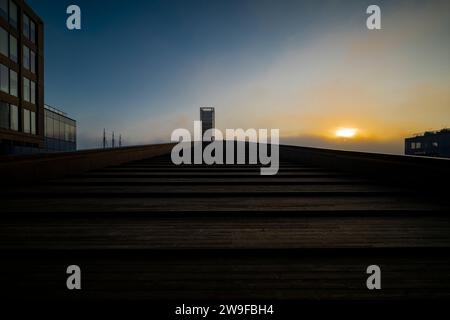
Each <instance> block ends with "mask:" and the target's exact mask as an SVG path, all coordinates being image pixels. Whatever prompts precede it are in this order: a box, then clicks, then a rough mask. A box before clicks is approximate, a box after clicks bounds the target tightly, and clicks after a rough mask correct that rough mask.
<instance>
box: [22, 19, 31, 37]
mask: <svg viewBox="0 0 450 320" xmlns="http://www.w3.org/2000/svg"><path fill="white" fill-rule="evenodd" d="M23 35H24V36H25V38H27V39H28V40H29V39H30V18H29V17H28V16H27V15H26V14H24V15H23Z"/></svg>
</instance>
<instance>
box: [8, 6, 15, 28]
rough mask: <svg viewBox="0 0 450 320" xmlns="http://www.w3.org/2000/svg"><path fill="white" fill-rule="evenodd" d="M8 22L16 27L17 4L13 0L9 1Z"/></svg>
mask: <svg viewBox="0 0 450 320" xmlns="http://www.w3.org/2000/svg"><path fill="white" fill-rule="evenodd" d="M9 23H10V24H11V25H12V26H13V27H14V28H15V29H17V5H16V4H15V3H14V1H12V0H10V1H9Z"/></svg>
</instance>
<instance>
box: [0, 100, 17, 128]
mask: <svg viewBox="0 0 450 320" xmlns="http://www.w3.org/2000/svg"><path fill="white" fill-rule="evenodd" d="M0 128H2V129H9V130H14V131H18V130H19V112H18V108H17V106H15V105H12V104H8V103H6V102H0Z"/></svg>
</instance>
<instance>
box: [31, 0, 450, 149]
mask: <svg viewBox="0 0 450 320" xmlns="http://www.w3.org/2000/svg"><path fill="white" fill-rule="evenodd" d="M28 3H29V5H30V6H31V7H32V8H33V9H34V10H35V11H36V12H37V13H38V14H39V15H40V16H41V18H42V19H43V20H44V23H45V85H46V88H45V100H46V103H48V104H50V105H54V106H56V107H59V108H61V109H63V110H65V111H66V112H68V113H69V114H70V115H71V116H73V117H74V118H75V119H76V120H78V125H79V135H78V138H79V146H80V147H81V148H92V147H98V146H100V141H101V133H102V130H103V128H107V129H108V130H115V131H116V132H117V133H121V134H122V135H123V136H124V140H125V142H126V143H128V144H140V143H153V142H161V141H168V140H169V139H170V133H171V131H172V130H173V129H175V128H178V127H187V128H190V129H191V128H192V121H193V120H196V119H197V117H198V108H199V107H201V106H214V107H216V116H217V124H218V127H219V128H221V129H224V128H235V127H244V128H250V127H256V128H261V127H263V128H280V131H281V136H282V141H283V139H284V141H286V142H289V143H295V144H303V145H313V146H319V147H332V148H342V149H358V150H368V151H380V152H393V153H398V152H401V149H402V148H401V143H402V137H403V136H404V135H408V134H411V133H415V132H419V131H422V130H428V129H438V128H439V127H441V126H446V125H450V123H445V121H448V120H444V119H450V114H449V111H448V110H449V109H450V108H449V104H448V103H449V96H448V87H449V79H450V76H449V75H450V69H449V61H448V58H449V56H450V50H449V43H450V41H449V40H450V38H449V32H448V30H449V27H450V26H449V20H450V19H449V13H448V12H449V5H448V3H446V1H430V2H428V1H427V2H426V4H424V2H423V1H416V2H413V1H377V3H378V4H379V5H380V7H381V8H382V26H383V29H382V30H381V31H369V30H367V28H366V27H365V20H366V18H367V15H366V14H365V10H366V8H367V6H368V5H369V4H372V3H373V1H265V0H258V1H244V0H240V1H233V0H228V1H213V0H209V1H194V0H192V1H138V0H130V1H114V0H111V1H101V0H75V1H60V0H59V1H54V0H28ZM70 4H77V5H79V6H80V8H81V10H82V30H80V31H69V30H67V29H66V27H65V21H66V18H67V15H66V13H65V12H66V8H67V6H69V5H70ZM423 104H427V106H426V108H427V110H426V113H424V112H425V110H424V108H423ZM420 106H422V109H421V108H420ZM408 108H413V112H409V113H410V114H409V115H408V114H407V115H406V116H405V112H406V113H408V112H407V110H408ZM422 113H423V114H422ZM342 126H352V127H357V128H359V129H360V131H361V135H360V137H359V139H355V141H351V142H343V141H339V140H336V139H332V138H331V137H330V134H329V132H332V131H333V130H334V129H335V127H342ZM389 132H390V133H392V134H388V133H389ZM381 133H382V134H381Z"/></svg>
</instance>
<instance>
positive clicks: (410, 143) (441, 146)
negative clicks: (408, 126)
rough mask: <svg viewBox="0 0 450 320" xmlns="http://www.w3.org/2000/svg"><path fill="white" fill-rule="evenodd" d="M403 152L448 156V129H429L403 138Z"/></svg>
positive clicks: (449, 148) (449, 149) (449, 152)
mask: <svg viewBox="0 0 450 320" xmlns="http://www.w3.org/2000/svg"><path fill="white" fill-rule="evenodd" d="M405 154H406V155H412V156H424V157H440V158H450V129H442V130H440V131H429V132H425V133H422V134H418V135H416V136H415V137H411V138H406V139H405Z"/></svg>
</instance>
